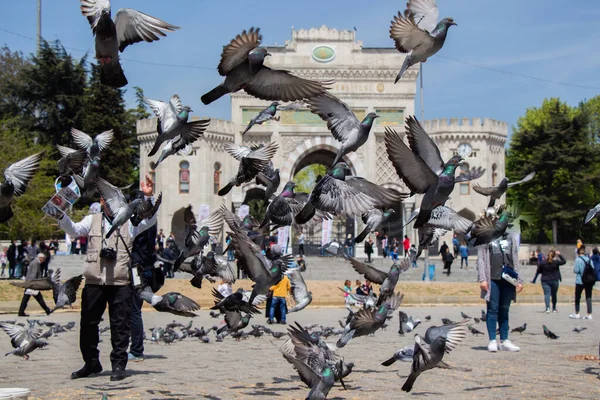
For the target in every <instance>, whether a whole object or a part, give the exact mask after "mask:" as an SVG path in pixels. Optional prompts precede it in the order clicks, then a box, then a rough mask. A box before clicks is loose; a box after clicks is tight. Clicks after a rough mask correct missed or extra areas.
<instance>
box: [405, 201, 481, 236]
mask: <svg viewBox="0 0 600 400" xmlns="http://www.w3.org/2000/svg"><path fill="white" fill-rule="evenodd" d="M420 213H421V209H420V208H416V209H415V210H414V211H413V213H412V214H411V215H410V217H409V218H408V220H407V221H406V223H405V224H404V226H406V225H408V224H409V223H411V222H412V221H414V220H415V218H417V217H418V216H419V214H420ZM423 226H424V227H431V228H440V229H443V230H445V231H455V232H456V233H467V232H469V231H470V230H471V228H472V227H473V221H471V220H470V219H468V218H465V217H463V216H461V215H460V214H459V213H457V212H456V211H454V210H453V209H451V208H450V207H446V206H438V207H435V208H434V209H433V210H431V215H430V216H429V220H428V221H427V223H425V224H424V225H423Z"/></svg>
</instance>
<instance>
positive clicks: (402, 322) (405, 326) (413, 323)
mask: <svg viewBox="0 0 600 400" xmlns="http://www.w3.org/2000/svg"><path fill="white" fill-rule="evenodd" d="M398 319H399V321H398V323H399V329H398V334H399V335H404V334H406V333H410V332H412V331H413V330H414V329H415V328H416V327H417V326H418V325H419V324H420V323H421V320H420V319H418V318H417V319H416V320H414V319H413V317H409V316H408V314H406V313H405V312H403V311H398Z"/></svg>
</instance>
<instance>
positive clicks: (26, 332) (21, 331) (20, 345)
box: [0, 323, 48, 360]
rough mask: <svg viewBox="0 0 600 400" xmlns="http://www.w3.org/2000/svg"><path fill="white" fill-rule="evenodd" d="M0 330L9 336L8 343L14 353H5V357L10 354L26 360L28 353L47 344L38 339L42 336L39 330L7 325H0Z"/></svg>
mask: <svg viewBox="0 0 600 400" xmlns="http://www.w3.org/2000/svg"><path fill="white" fill-rule="evenodd" d="M0 328H2V329H3V330H4V332H6V334H7V335H8V336H10V343H11V344H12V347H13V348H15V350H14V351H11V352H9V353H6V356H8V355H10V354H12V355H15V356H19V357H23V358H24V359H25V360H28V359H29V353H31V352H32V351H34V350H35V349H39V348H42V347H44V346H46V345H47V344H48V343H46V342H44V341H42V340H41V339H39V338H40V336H41V334H42V330H41V329H39V328H33V327H29V328H26V327H24V326H21V325H15V324H8V323H0Z"/></svg>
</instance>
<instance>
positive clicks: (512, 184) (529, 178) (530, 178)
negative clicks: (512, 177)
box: [508, 171, 535, 187]
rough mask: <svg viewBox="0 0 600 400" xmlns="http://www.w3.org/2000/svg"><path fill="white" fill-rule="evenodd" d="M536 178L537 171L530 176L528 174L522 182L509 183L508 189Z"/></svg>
mask: <svg viewBox="0 0 600 400" xmlns="http://www.w3.org/2000/svg"><path fill="white" fill-rule="evenodd" d="M534 177H535V171H534V172H531V173H530V174H528V175H527V176H526V177H525V178H523V179H521V180H520V181H517V182H509V184H508V187H511V186H515V185H520V184H521V183H525V182H529V181H530V180H532V179H533V178H534Z"/></svg>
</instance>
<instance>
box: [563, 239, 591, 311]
mask: <svg viewBox="0 0 600 400" xmlns="http://www.w3.org/2000/svg"><path fill="white" fill-rule="evenodd" d="M573 272H574V273H575V314H571V315H569V318H572V319H580V318H581V316H580V315H579V309H580V303H581V294H582V293H583V292H585V304H586V308H587V315H586V316H585V317H583V319H592V290H593V289H594V284H595V283H596V271H595V270H594V265H593V263H592V260H591V258H590V257H589V256H588V255H586V254H585V245H583V244H582V245H581V246H579V248H578V249H577V258H576V259H575V266H574V267H573Z"/></svg>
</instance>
